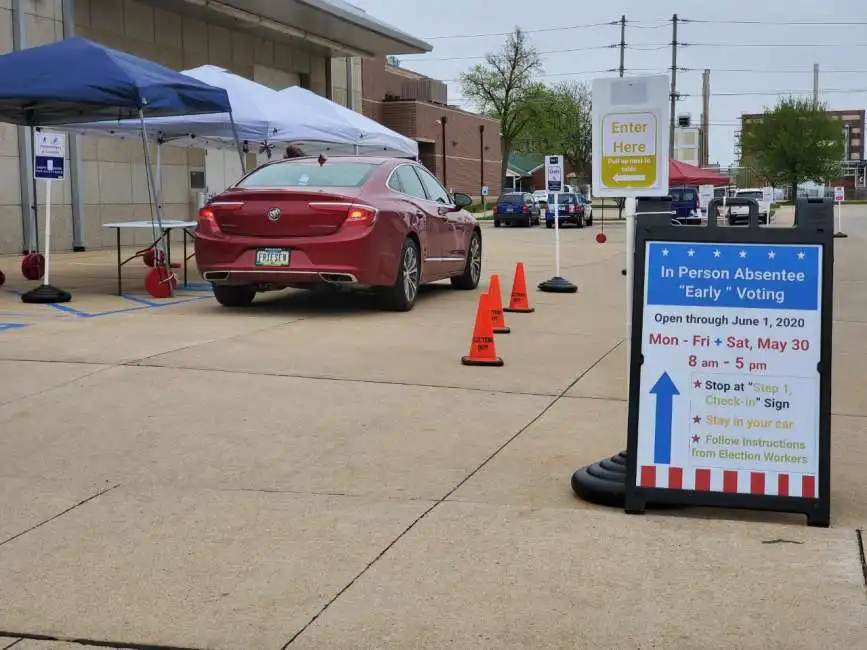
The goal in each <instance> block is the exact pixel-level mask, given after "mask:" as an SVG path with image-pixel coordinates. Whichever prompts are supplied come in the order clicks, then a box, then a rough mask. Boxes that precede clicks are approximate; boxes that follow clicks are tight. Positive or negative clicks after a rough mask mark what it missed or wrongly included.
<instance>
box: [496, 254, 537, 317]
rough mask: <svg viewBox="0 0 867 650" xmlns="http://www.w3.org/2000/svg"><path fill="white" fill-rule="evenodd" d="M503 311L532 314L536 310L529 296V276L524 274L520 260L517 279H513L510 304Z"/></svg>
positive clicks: (516, 274)
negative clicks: (531, 304) (531, 305)
mask: <svg viewBox="0 0 867 650" xmlns="http://www.w3.org/2000/svg"><path fill="white" fill-rule="evenodd" d="M503 311H509V312H515V313H518V314H530V313H532V312H534V311H536V310H535V309H533V308H532V307H530V300H529V298H528V297H527V278H526V276H525V275H524V263H523V262H518V264H517V265H516V266H515V279H514V280H513V281H512V296H511V298H509V306H508V307H506V308H504V309H503Z"/></svg>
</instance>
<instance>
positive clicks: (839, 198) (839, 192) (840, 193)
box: [834, 186, 849, 239]
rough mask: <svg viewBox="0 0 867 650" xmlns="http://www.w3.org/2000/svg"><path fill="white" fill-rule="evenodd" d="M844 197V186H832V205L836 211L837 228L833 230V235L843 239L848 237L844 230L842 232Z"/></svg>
mask: <svg viewBox="0 0 867 650" xmlns="http://www.w3.org/2000/svg"><path fill="white" fill-rule="evenodd" d="M845 198H846V188H845V187H842V186H838V187H835V188H834V207H835V208H836V212H837V228H836V230H835V232H834V237H836V238H837V239H843V238H846V237H848V236H849V235H847V234H846V233H845V232H843V200H844V199H845Z"/></svg>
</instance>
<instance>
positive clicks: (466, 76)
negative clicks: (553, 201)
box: [460, 27, 542, 187]
mask: <svg viewBox="0 0 867 650" xmlns="http://www.w3.org/2000/svg"><path fill="white" fill-rule="evenodd" d="M541 71H542V59H541V57H540V56H539V52H538V50H536V48H535V47H533V46H532V45H531V44H530V42H529V40H528V39H527V35H526V34H525V33H524V32H523V31H522V30H521V28H520V27H516V28H515V31H514V32H512V33H511V34H509V36H508V37H507V38H506V42H505V43H504V44H503V47H502V48H501V49H500V50H499V51H498V52H490V53H488V54H487V55H485V62H484V63H480V64H477V65H474V66H473V67H472V68H470V69H469V70H467V71H466V72H463V73H461V77H460V80H461V92H462V93H463V96H464V97H466V98H467V99H469V100H470V101H472V102H473V103H474V104H475V105H476V107H477V108H478V109H479V110H480V111H481V112H482V113H483V114H485V115H488V116H490V117H493V118H496V119H498V120H500V149H501V152H502V156H503V164H502V169H501V174H500V187H503V186H504V185H505V181H506V169H507V168H508V165H509V154H511V153H512V151H513V150H514V144H515V142H516V140H517V139H518V138H519V137H520V136H521V134H522V133H523V132H524V130H525V129H526V128H527V125H528V124H529V122H530V120H531V119H532V118H533V111H532V110H530V107H531V105H532V100H533V98H534V97H536V96H537V94H538V90H539V85H538V84H537V83H535V82H534V80H533V79H534V76H535V75H536V74H538V73H540V72H541Z"/></svg>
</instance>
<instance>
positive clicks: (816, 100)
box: [813, 63, 819, 109]
mask: <svg viewBox="0 0 867 650" xmlns="http://www.w3.org/2000/svg"><path fill="white" fill-rule="evenodd" d="M817 108H819V64H818V63H814V64H813V109H817Z"/></svg>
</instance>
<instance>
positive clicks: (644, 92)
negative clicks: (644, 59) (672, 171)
mask: <svg viewBox="0 0 867 650" xmlns="http://www.w3.org/2000/svg"><path fill="white" fill-rule="evenodd" d="M668 83H669V80H668V77H667V76H666V75H654V76H647V77H625V78H619V77H618V78H608V79H595V80H594V81H593V195H594V196H599V197H605V196H608V197H637V196H665V195H667V194H668V162H669V161H668V146H669V124H668V118H669V89H668Z"/></svg>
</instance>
